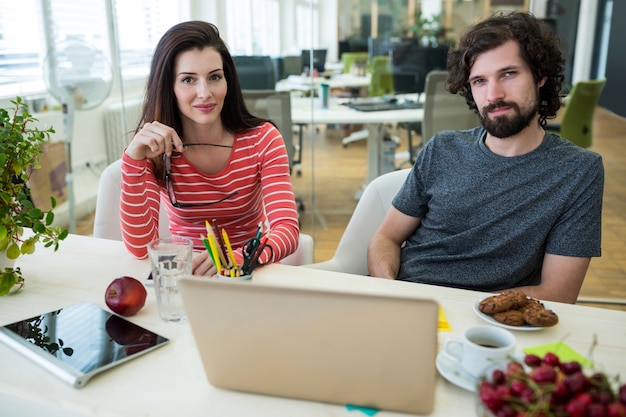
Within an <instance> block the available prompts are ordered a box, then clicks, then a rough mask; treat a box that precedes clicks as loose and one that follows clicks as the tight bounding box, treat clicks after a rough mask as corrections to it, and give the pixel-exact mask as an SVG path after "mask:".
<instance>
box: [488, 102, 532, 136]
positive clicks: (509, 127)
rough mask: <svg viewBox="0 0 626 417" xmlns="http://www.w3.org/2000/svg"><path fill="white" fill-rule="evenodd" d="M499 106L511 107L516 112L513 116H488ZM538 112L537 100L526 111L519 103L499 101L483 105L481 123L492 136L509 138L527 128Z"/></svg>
mask: <svg viewBox="0 0 626 417" xmlns="http://www.w3.org/2000/svg"><path fill="white" fill-rule="evenodd" d="M499 107H510V108H511V109H513V111H514V112H515V114H514V115H513V116H512V117H508V116H496V117H494V118H493V119H490V118H489V116H488V114H489V112H490V111H492V110H494V109H497V108H499ZM538 112H539V104H538V101H537V100H535V101H534V102H533V103H532V105H531V106H530V107H528V108H527V111H525V112H522V110H521V109H520V107H519V106H518V105H517V103H509V102H505V101H499V102H497V103H492V104H489V105H487V106H485V107H483V111H482V112H480V114H479V117H480V122H481V124H482V125H483V127H484V128H485V130H487V132H488V133H489V134H490V135H491V136H495V137H496V138H508V137H510V136H514V135H516V134H518V133H519V132H521V131H522V130H524V129H525V128H527V127H528V126H529V125H530V122H532V121H533V120H534V118H535V116H536V115H537V113H538Z"/></svg>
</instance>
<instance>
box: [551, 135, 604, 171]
mask: <svg viewBox="0 0 626 417" xmlns="http://www.w3.org/2000/svg"><path fill="white" fill-rule="evenodd" d="M546 142H547V145H548V147H549V148H550V149H551V150H552V152H557V153H559V154H561V157H562V158H567V157H570V158H573V159H576V160H578V161H588V163H591V164H593V163H598V162H601V161H602V156H601V155H600V154H599V153H597V152H594V151H592V150H591V149H587V148H583V147H580V146H578V145H576V144H575V143H573V142H571V141H569V140H567V139H566V138H564V137H562V136H560V135H558V134H556V133H552V132H547V133H546Z"/></svg>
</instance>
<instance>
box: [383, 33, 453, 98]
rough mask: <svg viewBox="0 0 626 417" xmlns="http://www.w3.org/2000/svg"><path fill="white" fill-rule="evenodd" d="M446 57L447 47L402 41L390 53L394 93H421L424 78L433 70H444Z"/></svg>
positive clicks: (415, 41) (424, 81) (410, 40)
mask: <svg viewBox="0 0 626 417" xmlns="http://www.w3.org/2000/svg"><path fill="white" fill-rule="evenodd" d="M447 56H448V47H447V46H432V47H431V46H421V45H419V44H418V43H417V40H416V39H405V40H403V41H402V42H401V43H400V44H398V45H396V46H395V47H394V49H393V51H392V53H391V68H392V74H393V87H394V91H395V93H396V94H407V93H423V92H424V88H425V84H426V76H427V75H428V73H429V72H430V71H433V70H445V69H446V61H447Z"/></svg>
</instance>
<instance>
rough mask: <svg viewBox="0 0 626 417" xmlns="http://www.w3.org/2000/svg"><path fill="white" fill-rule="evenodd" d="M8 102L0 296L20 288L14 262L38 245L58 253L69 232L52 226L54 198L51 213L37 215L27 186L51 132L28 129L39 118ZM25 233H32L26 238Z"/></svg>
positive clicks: (1, 154) (1, 153)
mask: <svg viewBox="0 0 626 417" xmlns="http://www.w3.org/2000/svg"><path fill="white" fill-rule="evenodd" d="M11 103H12V104H13V108H10V109H0V296H2V295H5V294H8V293H9V292H14V291H18V290H19V289H21V288H22V286H23V285H24V277H23V276H22V272H21V271H20V268H19V267H18V268H15V267H14V263H15V262H14V261H15V259H17V258H18V257H19V256H20V255H27V254H31V253H33V252H34V251H35V244H36V243H38V242H40V241H41V242H43V243H44V246H45V247H53V249H54V250H55V251H56V250H57V249H58V247H59V241H61V240H63V239H65V238H66V237H67V235H68V233H69V232H68V231H67V230H64V229H63V228H61V227H53V226H52V223H53V221H54V213H53V209H54V207H55V206H56V200H55V199H54V197H50V199H51V208H50V209H49V210H47V211H44V210H41V209H39V208H37V207H35V206H34V204H33V202H32V200H31V198H30V189H29V187H28V179H29V177H30V174H31V172H32V171H33V170H34V169H38V168H39V167H40V165H39V158H40V157H41V155H42V154H43V151H42V149H41V147H40V145H41V144H43V143H45V142H46V141H49V140H50V134H51V133H54V130H53V129H52V128H48V129H46V130H39V129H38V128H36V127H32V123H33V122H36V121H37V119H35V118H33V116H32V115H30V114H29V113H28V106H27V105H26V103H24V102H23V101H22V99H21V98H20V97H17V98H16V99H15V100H11ZM28 229H31V230H32V233H31V232H27V233H26V234H25V231H27V230H28Z"/></svg>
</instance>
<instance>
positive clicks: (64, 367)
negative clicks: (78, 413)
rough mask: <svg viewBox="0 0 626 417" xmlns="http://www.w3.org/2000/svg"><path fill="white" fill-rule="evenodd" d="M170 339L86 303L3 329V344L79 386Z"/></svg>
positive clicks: (0, 328) (1, 332)
mask: <svg viewBox="0 0 626 417" xmlns="http://www.w3.org/2000/svg"><path fill="white" fill-rule="evenodd" d="M168 341H169V340H168V339H167V338H165V337H163V336H160V335H158V334H156V333H154V332H152V331H150V330H148V329H145V328H143V327H141V326H138V325H136V324H134V323H131V322H130V321H128V320H126V319H125V318H123V317H120V316H117V315H115V314H113V313H110V312H108V311H106V310H103V309H102V308H100V307H98V306H97V305H95V304H92V303H87V302H85V303H80V304H74V305H71V306H68V307H64V308H61V309H58V310H55V311H50V312H48V313H44V314H41V315H38V316H35V317H30V318H28V319H25V320H20V321H17V322H15V323H11V324H7V325H5V326H2V327H0V342H3V343H5V344H6V345H8V346H10V347H11V348H13V349H15V350H16V351H18V352H19V353H21V354H23V355H25V356H27V357H28V358H29V359H31V360H32V361H33V362H35V363H37V364H38V365H40V366H42V367H44V368H45V369H47V370H48V371H50V372H52V373H53V374H54V375H56V376H57V377H59V378H61V379H62V380H64V381H65V382H67V383H69V384H70V385H72V386H74V387H76V388H80V387H83V386H84V385H85V384H86V383H87V381H89V379H90V378H91V377H93V376H94V375H96V374H97V373H99V372H102V371H104V370H106V369H109V368H112V367H114V366H117V365H119V364H121V363H123V362H126V361H128V360H130V359H132V358H135V357H137V356H140V355H142V354H144V353H147V352H150V351H152V350H154V349H156V348H158V347H160V346H163V345H164V344H165V343H167V342H168Z"/></svg>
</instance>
